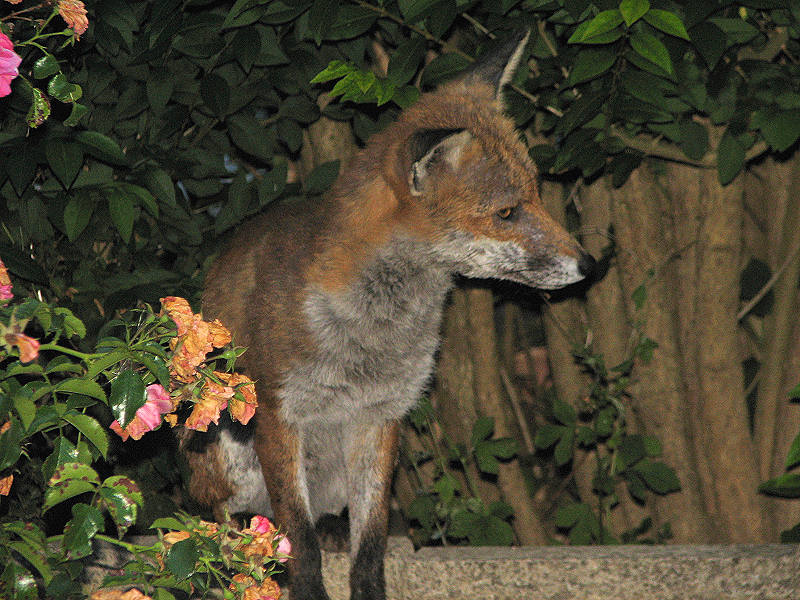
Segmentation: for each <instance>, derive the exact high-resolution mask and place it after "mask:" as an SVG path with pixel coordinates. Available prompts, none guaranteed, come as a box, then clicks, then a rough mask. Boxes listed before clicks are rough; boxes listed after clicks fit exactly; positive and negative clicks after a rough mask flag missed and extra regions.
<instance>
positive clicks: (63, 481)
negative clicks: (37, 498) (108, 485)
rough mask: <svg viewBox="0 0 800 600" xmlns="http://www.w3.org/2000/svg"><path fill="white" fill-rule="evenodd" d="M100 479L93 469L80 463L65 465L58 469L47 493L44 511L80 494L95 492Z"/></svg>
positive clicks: (51, 479)
mask: <svg viewBox="0 0 800 600" xmlns="http://www.w3.org/2000/svg"><path fill="white" fill-rule="evenodd" d="M98 485H100V479H99V478H98V476H97V473H96V472H95V470H94V469H92V467H90V466H89V465H85V464H83V463H79V462H71V463H65V464H63V465H61V466H59V467H57V468H56V470H55V472H54V473H53V476H52V477H51V478H50V481H49V487H48V488H47V491H46V492H45V496H44V504H43V505H42V510H43V511H48V510H50V509H51V508H53V507H54V506H55V505H56V504H59V503H61V502H64V501H65V500H69V499H70V498H74V497H75V496H78V495H80V494H84V493H86V492H91V491H94V490H95V489H96V488H97V486H98Z"/></svg>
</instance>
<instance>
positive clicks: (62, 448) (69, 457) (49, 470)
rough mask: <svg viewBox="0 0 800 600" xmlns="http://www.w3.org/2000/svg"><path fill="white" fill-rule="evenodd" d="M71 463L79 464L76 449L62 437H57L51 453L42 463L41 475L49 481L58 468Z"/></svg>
mask: <svg viewBox="0 0 800 600" xmlns="http://www.w3.org/2000/svg"><path fill="white" fill-rule="evenodd" d="M71 462H81V461H80V460H79V459H78V449H77V448H76V447H75V444H73V443H72V442H71V441H69V440H68V439H67V438H66V437H64V436H63V435H62V436H58V437H57V438H56V440H55V442H53V451H52V452H51V453H50V456H48V457H47V458H46V459H45V461H44V462H43V463H42V475H43V476H44V478H45V480H47V481H49V480H50V478H51V477H52V476H53V474H54V473H55V471H56V469H57V468H58V467H60V466H61V465H64V464H66V463H71Z"/></svg>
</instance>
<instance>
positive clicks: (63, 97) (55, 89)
mask: <svg viewBox="0 0 800 600" xmlns="http://www.w3.org/2000/svg"><path fill="white" fill-rule="evenodd" d="M47 93H48V94H50V95H51V96H52V97H53V98H55V99H56V100H60V101H61V102H75V101H76V100H80V99H81V96H83V90H82V89H81V86H79V85H77V84H75V83H70V82H69V81H68V80H67V78H66V76H65V75H63V74H62V73H59V74H58V75H55V76H54V77H53V78H52V79H51V80H50V81H49V82H48V83H47Z"/></svg>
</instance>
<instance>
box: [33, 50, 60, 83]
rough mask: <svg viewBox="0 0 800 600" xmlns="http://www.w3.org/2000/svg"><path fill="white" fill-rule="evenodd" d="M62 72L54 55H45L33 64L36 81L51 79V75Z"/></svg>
mask: <svg viewBox="0 0 800 600" xmlns="http://www.w3.org/2000/svg"><path fill="white" fill-rule="evenodd" d="M60 70H61V67H60V66H59V64H58V61H57V60H56V57H55V56H53V55H52V54H45V55H44V56H43V57H41V58H40V59H38V60H37V61H36V62H35V63H33V76H34V77H35V78H36V79H44V78H45V77H50V75H53V74H55V73H58V72H59V71H60Z"/></svg>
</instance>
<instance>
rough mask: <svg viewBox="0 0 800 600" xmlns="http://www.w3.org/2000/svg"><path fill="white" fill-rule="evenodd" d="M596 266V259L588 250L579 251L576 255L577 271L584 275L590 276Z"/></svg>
mask: <svg viewBox="0 0 800 600" xmlns="http://www.w3.org/2000/svg"><path fill="white" fill-rule="evenodd" d="M596 267H597V261H596V260H595V259H594V257H593V256H592V255H591V254H589V253H588V252H583V251H581V255H580V257H578V272H579V273H580V274H581V275H583V276H584V277H591V275H592V274H593V273H594V270H595V268H596Z"/></svg>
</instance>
